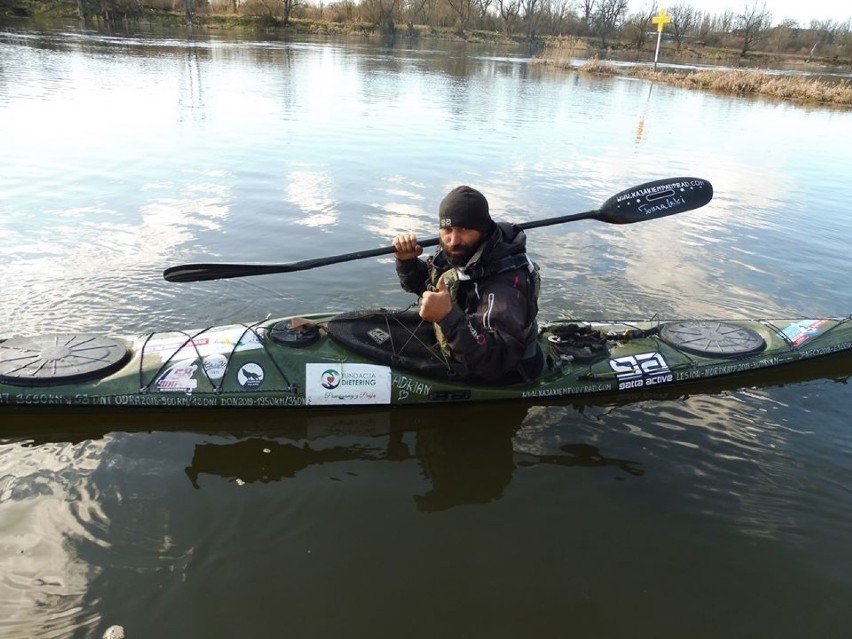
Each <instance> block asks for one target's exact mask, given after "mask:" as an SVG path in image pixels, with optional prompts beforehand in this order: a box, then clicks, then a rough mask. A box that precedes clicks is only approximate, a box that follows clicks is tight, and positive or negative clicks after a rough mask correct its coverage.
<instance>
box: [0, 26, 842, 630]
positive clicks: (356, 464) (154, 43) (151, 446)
mask: <svg viewBox="0 0 852 639" xmlns="http://www.w3.org/2000/svg"><path fill="white" fill-rule="evenodd" d="M849 140H852V115H850V113H849V112H848V111H837V110H825V109H819V108H812V107H802V106H796V105H791V104H784V103H774V102H765V101H753V100H746V99H740V98H732V97H728V96H719V95H713V94H708V93H698V92H688V91H683V90H680V89H674V88H669V87H664V86H651V85H649V84H647V83H645V82H642V81H636V80H631V79H626V78H599V77H591V76H586V75H579V74H575V73H569V72H561V71H557V70H554V69H552V68H548V67H545V66H542V65H538V64H534V63H533V62H532V61H531V60H529V59H528V58H525V57H523V56H520V55H517V54H514V53H511V52H506V51H499V50H487V49H481V48H480V49H477V48H473V47H465V46H464V45H447V44H440V45H439V44H433V43H423V44H419V45H415V46H412V45H409V44H408V43H397V44H396V45H393V46H391V45H384V46H383V45H379V44H367V43H353V42H340V41H318V40H312V41H268V40H264V41H261V40H245V39H242V40H229V39H227V38H225V37H223V36H218V37H217V38H215V39H211V38H207V37H201V36H199V37H196V38H194V39H187V38H185V37H180V38H168V37H160V38H156V39H152V38H147V37H141V36H133V37H127V36H121V37H118V36H103V35H98V34H80V33H79V32H75V31H73V30H69V31H67V32H52V33H48V34H28V33H25V32H21V31H17V30H11V29H7V30H5V31H0V144H2V153H0V169H1V170H0V258H2V260H3V265H4V274H5V278H4V282H5V283H4V289H5V294H4V295H2V296H0V318H2V322H3V324H2V328H0V336H11V335H15V334H27V335H29V334H38V333H41V332H46V331H58V330H61V331H108V332H112V333H117V332H136V331H147V330H152V329H160V328H167V327H187V326H206V325H209V324H215V323H222V322H229V321H244V320H251V319H257V318H260V317H264V316H266V315H267V314H270V313H271V314H273V315H287V314H293V313H301V312H312V311H323V310H340V309H351V308H353V307H359V306H373V305H385V306H405V305H408V304H409V303H410V302H411V301H412V300H411V299H410V297H409V296H407V295H405V294H404V293H402V292H401V291H400V290H399V288H398V284H397V282H396V280H395V277H394V274H393V267H392V264H391V262H390V261H389V260H382V259H378V260H364V261H361V262H352V263H347V264H343V265H338V266H332V267H327V268H322V269H316V270H312V271H306V272H301V273H294V274H289V275H281V276H264V277H257V278H246V279H243V280H226V281H221V282H208V283H199V284H169V283H166V282H165V281H163V280H162V277H161V273H162V270H163V269H164V268H166V267H168V266H172V265H175V264H180V263H184V262H194V261H235V262H242V261H245V262H289V261H295V260H300V259H305V258H310V257H318V256H324V255H334V254H337V253H346V252H350V251H354V250H358V249H366V248H374V247H379V246H385V245H388V244H389V243H390V240H391V238H392V237H393V235H394V234H395V233H397V232H399V231H402V230H414V231H416V232H418V233H419V234H421V235H423V236H429V237H431V236H433V235H434V234H435V211H436V208H437V203H438V201H439V200H440V199H441V197H442V196H443V195H444V194H445V192H446V191H448V190H449V189H450V188H452V187H453V186H455V185H457V184H459V183H469V184H472V185H474V186H476V187H478V188H480V189H482V190H483V191H484V192H485V193H486V195H487V196H488V197H489V199H490V201H491V204H492V209H493V213H494V215H495V217H498V218H512V219H515V220H518V221H525V220H533V219H538V218H544V217H554V216H557V215H564V214H568V213H574V212H580V211H585V210H590V209H595V208H597V207H598V206H599V205H600V204H601V203H602V202H603V201H604V200H605V199H607V198H608V197H609V196H610V195H612V194H614V193H616V192H618V191H621V190H623V189H626V188H628V187H630V186H633V185H635V184H638V183H641V182H644V181H646V180H651V179H658V178H663V177H669V176H681V175H682V176H697V177H702V178H706V179H708V180H710V181H711V182H712V183H713V185H714V187H715V190H716V197H715V198H714V200H713V201H712V202H711V203H710V204H709V205H708V206H706V207H704V208H703V209H700V210H697V211H693V212H690V213H684V214H681V215H679V216H674V217H670V218H666V219H663V220H657V221H653V222H649V223H646V224H636V225H630V226H627V227H619V226H612V225H606V224H603V223H600V222H595V221H586V222H579V223H575V224H571V225H563V226H554V227H547V228H542V229H536V230H534V231H531V232H530V246H531V251H532V253H533V255H534V257H535V259H536V260H537V261H538V262H539V263H540V264H541V266H542V274H543V277H544V281H545V283H544V288H543V291H542V308H543V311H542V315H543V317H544V318H545V319H547V318H555V317H559V316H565V315H572V316H576V317H582V318H591V319H602V318H645V317H651V316H653V315H655V314H656V315H659V316H661V317H720V318H725V317H743V316H759V317H779V316H797V317H798V316H803V317H807V316H816V315H845V314H848V313H850V312H852V288H851V287H850V286H849V279H848V276H847V273H846V267H847V265H848V238H849V236H850V231H852V220H850V212H849V202H850V201H852V186H850V182H849V179H848V171H849V167H850V166H852V146H850V144H849ZM848 359H849V358H848V357H845V358H842V359H835V360H833V361H830V362H827V363H826V364H824V365H819V366H812V367H809V368H808V369H805V370H802V371H799V372H797V373H796V374H786V375H784V374H782V375H780V376H776V377H773V378H771V379H769V380H766V379H760V378H751V379H747V380H744V381H743V382H742V383H741V385H740V386H736V385H731V384H729V385H727V386H719V387H713V388H709V387H708V388H705V387H702V388H697V389H695V391H694V392H693V393H691V394H689V395H670V396H657V397H645V398H636V397H626V398H623V399H621V400H619V401H617V402H616V401H603V400H601V401H597V402H589V403H584V404H581V403H576V404H570V403H562V404H552V405H544V404H543V405H510V406H499V407H488V406H477V407H468V408H454V409H452V410H450V409H447V408H444V407H434V408H431V409H417V410H405V411H391V410H384V409H375V410H362V411H352V412H346V411H344V412H319V413H313V412H312V413H310V414H307V413H305V412H297V413H292V412H291V413H276V412H270V413H239V412H233V413H220V414H210V413H193V414H183V413H176V414H175V413H158V414H152V413H144V414H128V413H124V414H122V413H113V414H108V415H101V416H97V415H88V414H78V415H45V414H41V415H10V414H8V413H4V414H2V415H0V420H2V427H0V636H2V637H4V639H5V638H7V637H8V638H10V639H19V638H31V637H100V636H101V635H102V634H103V632H104V630H105V629H106V628H107V627H108V626H110V625H112V624H120V625H122V626H124V628H125V630H126V632H127V636H128V637H129V638H130V639H135V638H139V637H165V638H171V637H174V638H176V639H187V638H190V637H192V638H194V637H198V638H214V639H216V638H219V637H223V638H224V637H252V636H283V635H285V634H286V635H287V636H293V637H341V636H350V637H371V638H372V637H398V636H416V637H434V636H449V637H517V636H519V635H521V634H522V635H524V636H540V637H563V636H580V637H611V636H616V635H622V636H623V635H627V634H629V635H631V636H638V637H684V636H688V637H714V638H716V637H730V636H737V637H764V636H774V637H791V638H792V637H796V638H800V637H845V636H847V633H848V627H849V624H850V623H852V609H850V607H849V601H850V600H852V577H850V575H852V546H850V543H849V539H850V538H852V484H850V478H851V477H852V427H850V424H849V418H848V414H849V411H850V408H851V407H852V394H850V391H849V386H848V384H847V383H846V380H847V379H848V377H849V375H850V373H852V363H850V362H849V361H848Z"/></svg>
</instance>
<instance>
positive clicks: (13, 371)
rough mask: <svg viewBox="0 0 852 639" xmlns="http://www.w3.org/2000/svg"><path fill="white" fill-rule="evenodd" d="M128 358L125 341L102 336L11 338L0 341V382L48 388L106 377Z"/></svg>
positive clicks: (62, 335)
mask: <svg viewBox="0 0 852 639" xmlns="http://www.w3.org/2000/svg"><path fill="white" fill-rule="evenodd" d="M128 356H129V351H128V349H127V346H126V345H125V344H124V342H121V341H119V340H117V339H113V338H110V337H104V336H102V335H87V334H73V333H63V334H57V335H40V336H37V337H13V338H11V339H7V340H6V341H5V342H0V382H3V383H5V384H16V385H21V386H49V385H56V384H67V383H70V382H77V381H84V380H88V379H93V378H97V377H105V376H106V375H109V374H110V373H112V372H113V371H115V370H117V369H118V368H120V367H121V365H122V364H123V363H124V362H125V361H126V360H127V358H128Z"/></svg>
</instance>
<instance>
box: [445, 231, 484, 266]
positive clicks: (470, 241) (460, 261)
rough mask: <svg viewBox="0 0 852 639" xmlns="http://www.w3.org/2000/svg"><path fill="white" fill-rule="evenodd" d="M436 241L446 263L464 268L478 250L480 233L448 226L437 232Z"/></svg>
mask: <svg viewBox="0 0 852 639" xmlns="http://www.w3.org/2000/svg"><path fill="white" fill-rule="evenodd" d="M438 239H440V241H441V248H442V249H443V250H444V255H446V256H447V261H448V262H449V263H450V264H452V265H453V266H464V265H465V264H467V263H468V261H470V258H471V257H473V254H474V253H476V249H478V248H479V244H480V242H482V232H481V231H475V230H473V229H466V228H462V227H460V226H448V227H444V228H442V229H440V230H439V231H438Z"/></svg>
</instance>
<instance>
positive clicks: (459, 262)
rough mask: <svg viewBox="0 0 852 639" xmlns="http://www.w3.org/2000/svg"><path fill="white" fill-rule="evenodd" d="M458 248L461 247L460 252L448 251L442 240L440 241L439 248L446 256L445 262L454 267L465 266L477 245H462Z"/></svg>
mask: <svg viewBox="0 0 852 639" xmlns="http://www.w3.org/2000/svg"><path fill="white" fill-rule="evenodd" d="M459 248H460V249H461V252H458V253H450V251H449V247H448V246H447V245H446V244H444V243H443V242H441V250H442V251H443V252H444V256H445V257H446V258H447V262H449V263H450V264H451V265H453V266H455V267H460V266H467V263H468V262H470V258H472V257H473V255H474V253H476V250H477V249H478V248H479V246H467V245H463V246H461V247H459Z"/></svg>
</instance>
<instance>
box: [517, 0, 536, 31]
mask: <svg viewBox="0 0 852 639" xmlns="http://www.w3.org/2000/svg"><path fill="white" fill-rule="evenodd" d="M521 8H522V10H523V19H524V27H525V29H526V35H527V40H532V39H533V38H534V37H535V34H536V29H537V28H538V20H539V17H540V16H541V0H521Z"/></svg>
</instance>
